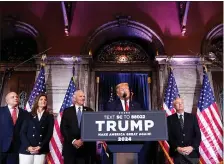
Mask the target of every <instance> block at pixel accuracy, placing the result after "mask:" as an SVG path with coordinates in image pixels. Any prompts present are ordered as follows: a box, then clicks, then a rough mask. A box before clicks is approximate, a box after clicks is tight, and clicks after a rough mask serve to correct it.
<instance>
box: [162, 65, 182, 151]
mask: <svg viewBox="0 0 224 164" xmlns="http://www.w3.org/2000/svg"><path fill="white" fill-rule="evenodd" d="M177 97H179V91H178V88H177V84H176V80H175V78H174V76H173V71H172V69H170V74H169V77H168V83H167V88H166V91H165V95H164V102H163V110H165V111H166V116H170V115H172V114H174V113H175V112H176V110H175V108H174V107H173V101H174V100H175V99H176V98H177ZM159 144H160V145H161V146H162V148H164V151H165V153H166V154H167V155H169V154H168V152H169V148H170V146H169V144H168V142H167V141H162V142H160V141H159Z"/></svg>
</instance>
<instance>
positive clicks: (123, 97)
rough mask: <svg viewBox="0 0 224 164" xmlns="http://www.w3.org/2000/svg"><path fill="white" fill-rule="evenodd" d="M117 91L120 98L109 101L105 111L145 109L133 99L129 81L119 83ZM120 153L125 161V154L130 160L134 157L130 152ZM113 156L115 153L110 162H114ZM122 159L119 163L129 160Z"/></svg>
mask: <svg viewBox="0 0 224 164" xmlns="http://www.w3.org/2000/svg"><path fill="white" fill-rule="evenodd" d="M116 93H117V96H118V99H116V100H114V101H112V102H110V103H108V104H107V106H106V109H105V111H124V112H129V111H141V110H143V109H142V108H141V106H140V104H139V103H137V102H135V101H133V100H132V95H131V93H130V90H129V85H128V83H120V84H118V85H117V86H116ZM125 144H129V143H125ZM130 144H133V142H131V143H130ZM119 154H120V156H121V157H122V158H119V157H118V158H119V159H120V160H124V161H125V158H124V155H125V157H126V158H127V159H126V160H128V158H129V160H130V158H133V157H131V155H128V154H130V153H125V154H124V153H119ZM112 157H113V155H112V154H110V163H112V161H113V158H112ZM120 160H119V163H127V162H124V161H120Z"/></svg>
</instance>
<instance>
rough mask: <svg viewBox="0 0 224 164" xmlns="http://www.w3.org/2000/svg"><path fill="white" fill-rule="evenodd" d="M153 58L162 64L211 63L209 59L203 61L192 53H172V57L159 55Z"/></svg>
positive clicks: (187, 64)
mask: <svg viewBox="0 0 224 164" xmlns="http://www.w3.org/2000/svg"><path fill="white" fill-rule="evenodd" d="M155 60H156V61H157V62H158V63H159V64H162V65H172V66H173V65H181V66H189V65H203V64H207V65H211V64H212V63H211V62H209V61H203V59H202V58H201V57H199V56H193V55H174V56H172V57H170V56H165V55H159V56H156V57H155Z"/></svg>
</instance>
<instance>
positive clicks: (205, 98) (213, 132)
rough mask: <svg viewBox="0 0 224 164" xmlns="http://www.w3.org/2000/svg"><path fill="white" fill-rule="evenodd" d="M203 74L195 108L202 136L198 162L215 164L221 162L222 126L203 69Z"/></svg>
mask: <svg viewBox="0 0 224 164" xmlns="http://www.w3.org/2000/svg"><path fill="white" fill-rule="evenodd" d="M203 73H204V75H203V84H202V89H201V94H200V98H199V101H198V108H197V118H198V123H199V127H200V130H201V136H202V141H201V144H200V147H199V151H200V155H201V158H200V160H201V163H206V164H217V163H220V162H221V161H222V160H223V143H222V142H223V141H224V140H223V125H222V122H221V117H220V114H219V110H218V107H217V104H216V102H215V98H214V94H213V92H212V88H211V86H210V82H209V78H208V75H207V73H206V70H205V68H203Z"/></svg>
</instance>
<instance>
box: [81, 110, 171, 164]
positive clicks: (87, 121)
mask: <svg viewBox="0 0 224 164" xmlns="http://www.w3.org/2000/svg"><path fill="white" fill-rule="evenodd" d="M81 138H82V140H83V141H105V142H106V143H107V145H108V149H109V151H110V152H111V153H113V164H121V163H122V164H126V163H127V164H138V153H139V152H140V150H141V148H142V147H143V145H144V142H145V141H159V140H167V139H168V133H167V120H166V114H165V111H133V112H106V111H104V112H84V113H83V115H82V124H81ZM120 153H133V154H132V155H133V159H132V161H131V162H130V161H128V162H126V163H123V162H120V161H119V159H117V156H119V154H120Z"/></svg>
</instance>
